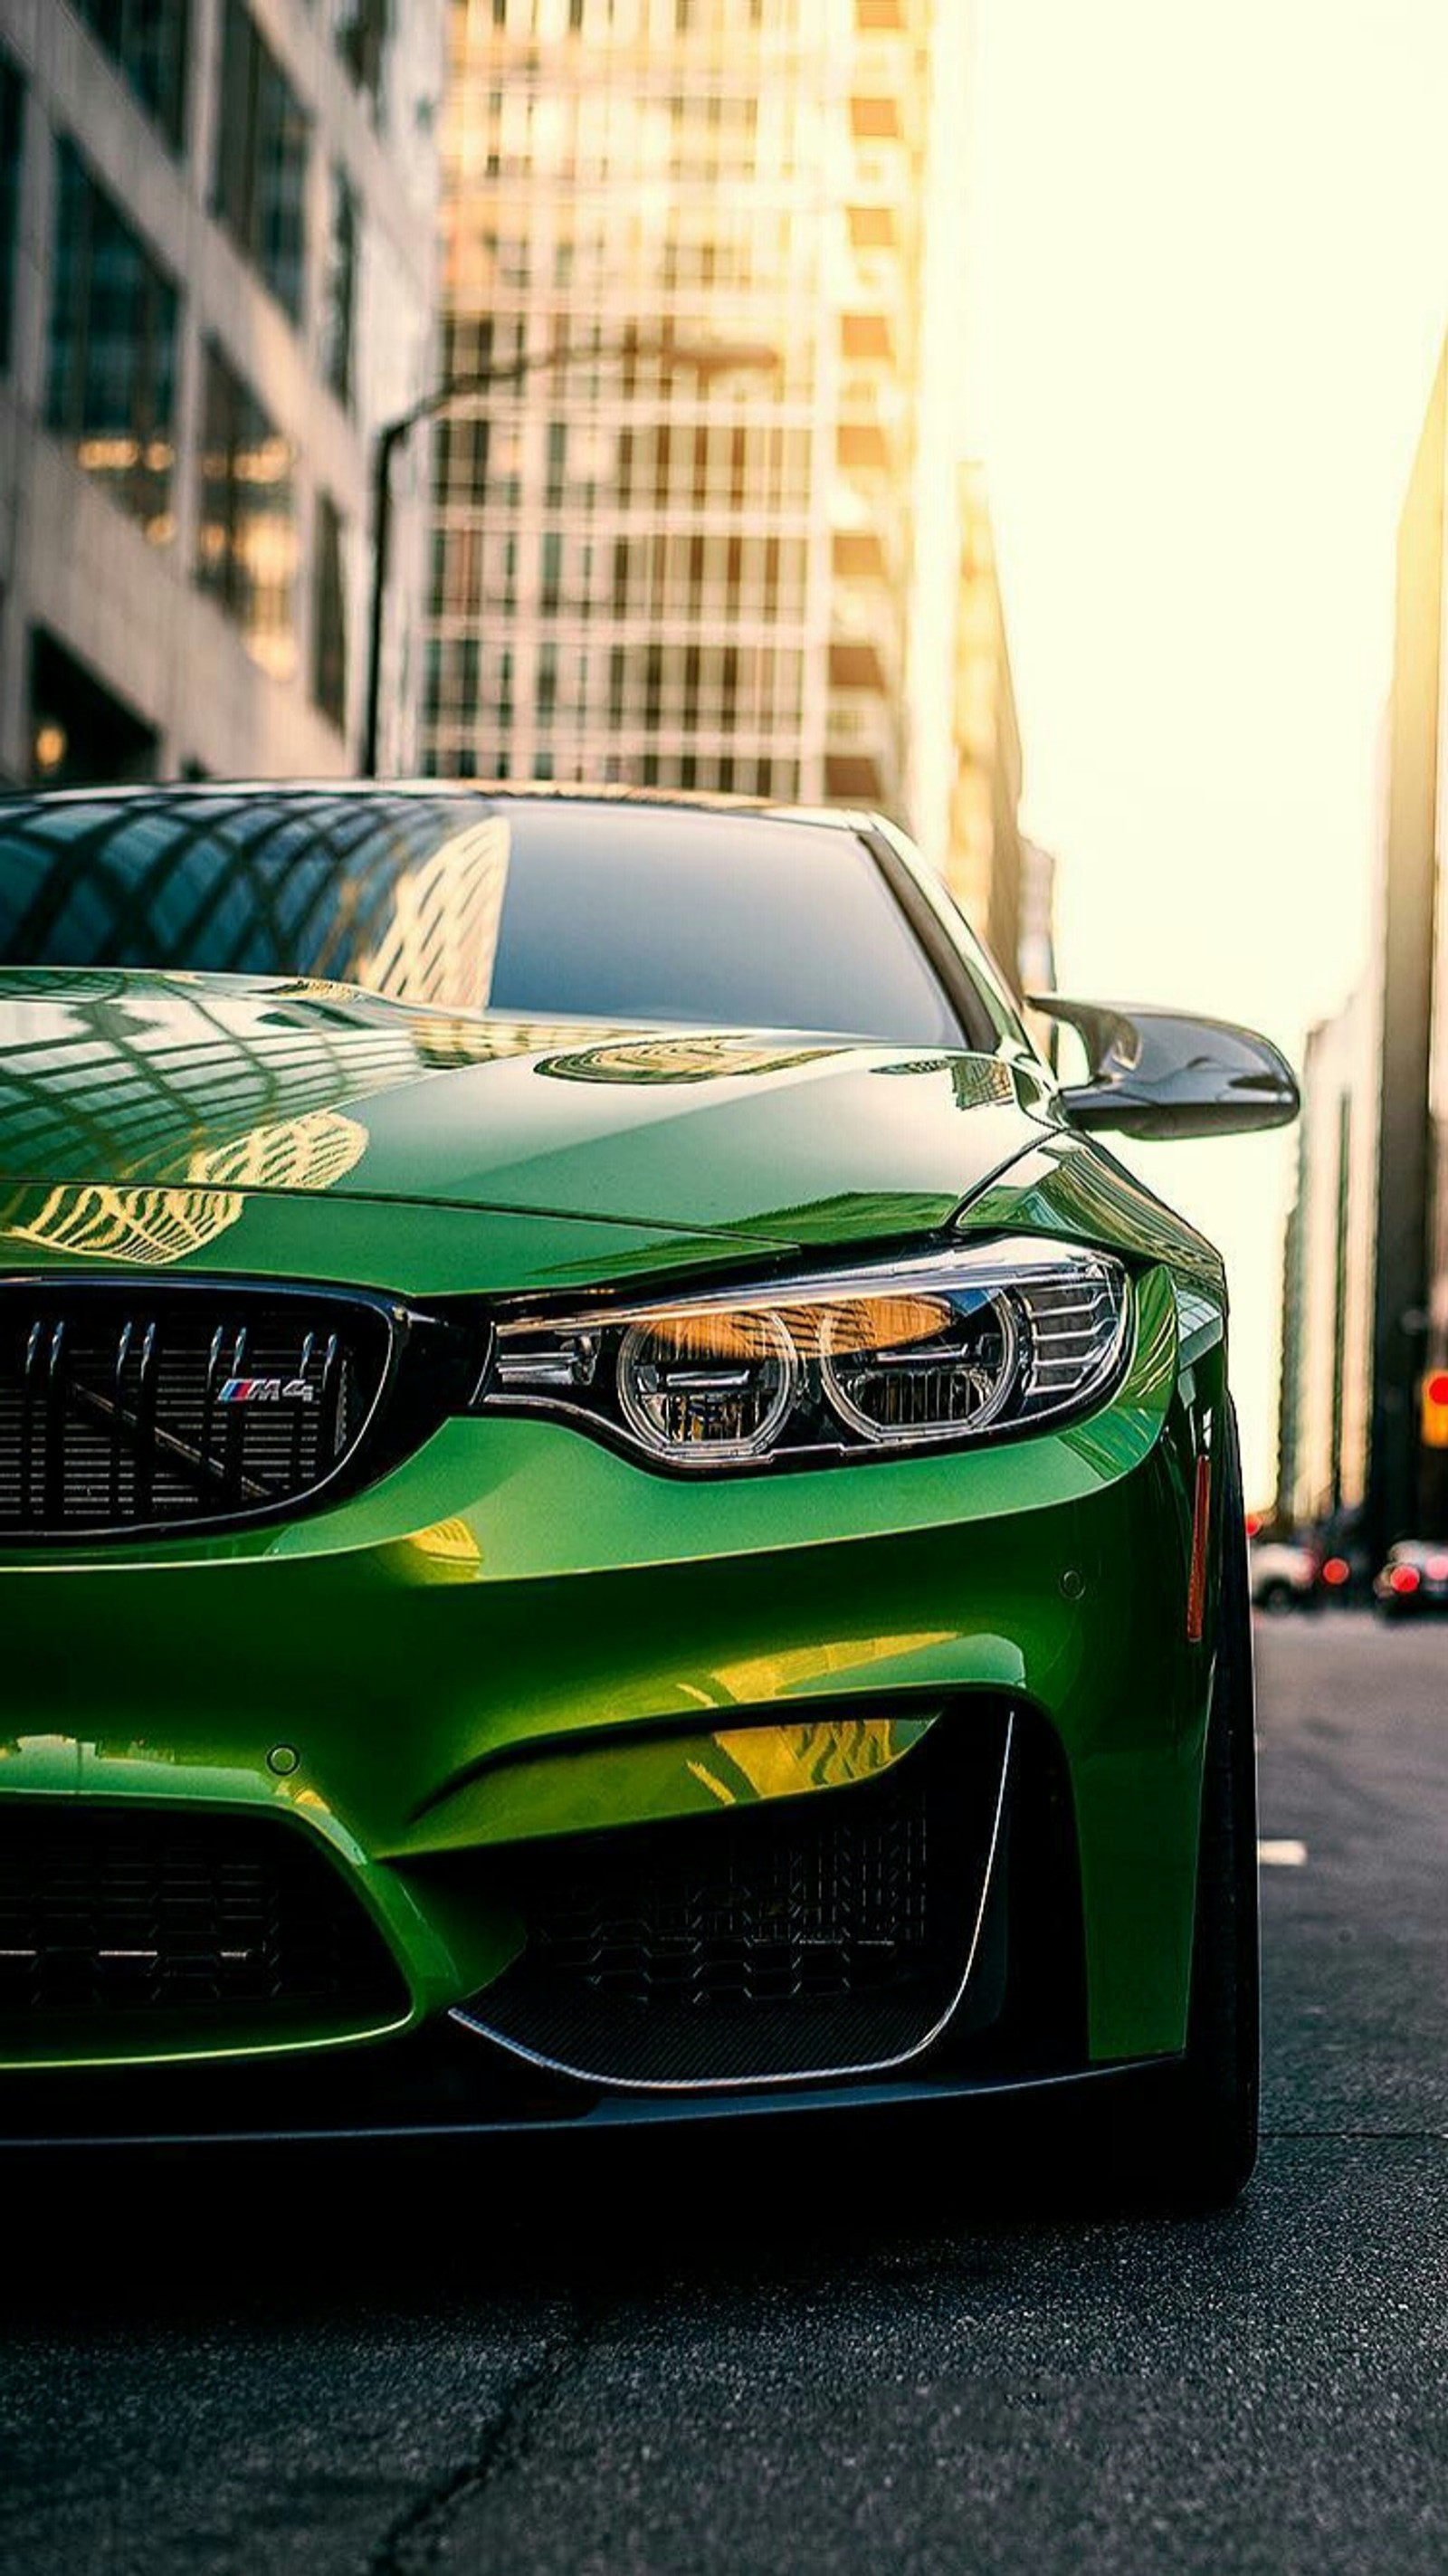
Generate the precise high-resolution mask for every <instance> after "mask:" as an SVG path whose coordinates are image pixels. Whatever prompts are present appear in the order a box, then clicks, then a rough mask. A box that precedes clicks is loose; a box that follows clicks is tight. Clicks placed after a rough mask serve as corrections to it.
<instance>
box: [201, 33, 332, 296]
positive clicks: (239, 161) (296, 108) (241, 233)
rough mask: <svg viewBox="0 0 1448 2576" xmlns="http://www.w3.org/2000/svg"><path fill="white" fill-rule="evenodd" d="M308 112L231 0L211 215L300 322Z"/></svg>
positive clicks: (224, 36) (223, 51)
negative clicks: (215, 217) (217, 220)
mask: <svg viewBox="0 0 1448 2576" xmlns="http://www.w3.org/2000/svg"><path fill="white" fill-rule="evenodd" d="M307 141H308V125H307V116H306V111H305V109H304V108H303V107H302V105H301V102H300V101H299V99H298V98H297V95H296V92H295V91H294V90H293V88H292V85H291V82H290V81H289V80H288V79H287V76H286V74H285V72H284V71H283V70H282V68H281V66H280V64H279V63H278V62H277V61H276V59H275V57H274V55H273V54H272V51H271V48H270V46H269V45H267V44H266V43H265V42H264V41H263V39H262V37H261V36H260V35H259V34H258V32H257V29H256V27H255V26H254V25H253V23H252V19H251V15H250V12H249V11H248V9H247V8H246V6H245V0H226V15H225V18H224V20H223V33H222V41H221V86H220V90H219V93H218V97H217V118H216V170H215V176H214V180H213V185H212V198H211V203H212V212H213V213H214V214H215V215H216V216H217V217H218V219H219V220H220V222H222V223H223V224H225V226H226V228H227V231H228V232H229V233H230V234H231V236H232V239H233V240H234V242H235V243H236V245H237V248H238V249H239V250H241V251H243V252H244V253H245V255H246V257H247V258H248V259H249V260H250V261H251V262H252V265H253V266H254V267H255V268H256V269H257V271H258V273H259V274H260V275H261V276H262V277H263V278H264V279H265V281H266V283H267V285H268V286H269V287H270V288H271V291H272V293H273V295H274V296H275V297H276V299H277V302H278V303H279V304H280V305H282V306H283V307H284V309H285V310H286V311H287V312H288V313H289V314H290V315H291V317H292V320H293V321H294V322H297V321H300V319H301V312H302V281H303V277H304V274H305V270H306V256H307V240H306V197H307Z"/></svg>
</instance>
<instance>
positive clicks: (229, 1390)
mask: <svg viewBox="0 0 1448 2576" xmlns="http://www.w3.org/2000/svg"><path fill="white" fill-rule="evenodd" d="M316 1400H317V1390H316V1388H315V1387H314V1386H311V1385H309V1384H308V1382H307V1380H306V1379H305V1378H304V1377H229V1378H228V1379H227V1380H226V1382H225V1384H224V1385H223V1386H221V1387H218V1389H217V1393H216V1401H217V1403H218V1404H315V1402H316Z"/></svg>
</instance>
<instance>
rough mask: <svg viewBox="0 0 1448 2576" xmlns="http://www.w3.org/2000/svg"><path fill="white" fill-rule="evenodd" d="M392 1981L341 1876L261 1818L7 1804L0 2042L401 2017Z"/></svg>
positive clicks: (289, 1832) (1, 1827)
mask: <svg viewBox="0 0 1448 2576" xmlns="http://www.w3.org/2000/svg"><path fill="white" fill-rule="evenodd" d="M405 2001H406V1997H405V1992H404V1989H403V1987H402V1982H401V1979H400V1977H399V1975H398V1972H397V1969H396V1966H395V1964H394V1962H393V1960H392V1958H391V1955H390V1953H389V1952H388V1950H387V1949H386V1946H385V1944H384V1943H383V1941H382V1940H381V1937H380V1935H379V1934H378V1933H377V1932H376V1930H375V1929H374V1927H373V1925H372V1923H371V1921H370V1919H369V1917H368V1916H367V1915H366V1914H365V1913H364V1911H363V1909H362V1908H361V1906H360V1905H359V1904H358V1903H357V1901H356V1899H355V1897H353V1896H352V1895H351V1894H350V1893H349V1891H348V1890H347V1888H346V1887H345V1886H344V1884H343V1883H342V1880H341V1878H340V1876H339V1874H338V1872H337V1871H336V1870H335V1869H334V1868H333V1867H332V1865H331V1864H330V1863H329V1862H328V1861H327V1860H326V1859H325V1858H324V1856H323V1855H322V1854H321V1853H320V1852H317V1851H315V1850H313V1849H312V1848H311V1847H310V1846H309V1845H308V1844H307V1843H306V1842H305V1840H304V1839H303V1837H302V1835H301V1834H299V1833H298V1832H296V1831H294V1830H293V1829H291V1828H289V1827H288V1826H286V1825H283V1824H278V1823H276V1822H274V1821H273V1820H271V1819H261V1818H257V1817H254V1816H238V1815H230V1814H225V1815H223V1814H212V1815H197V1814H195V1813H192V1814H189V1815H184V1816H181V1815H178V1816H175V1817H172V1816H171V1815H169V1814H167V1813H165V1812H164V1811H160V1810H154V1809H150V1808H145V1809H131V1810H128V1809H124V1808H115V1809H102V1808H91V1809H86V1808H78V1807H76V1806H74V1805H73V1804H70V1803H67V1804H66V1805H64V1806H62V1805H61V1804H60V1803H59V1802H52V1801H49V1800H41V1799H30V1798H27V1799H25V1800H23V1801H19V1800H17V1801H15V1802H13V1803H12V1804H11V1805H9V1806H7V1808H6V1809H5V1810H4V1812H3V1813H0V2039H6V2040H8V2041H9V2042H10V2043H12V2044H18V2045H20V2046H21V2047H22V2048H24V2047H40V2046H43V2045H44V2044H45V2041H46V2038H47V2036H53V2037H55V2038H56V2039H57V2040H58V2041H59V2040H63V2039H64V2037H65V2035H66V2034H67V2033H68V2032H72V2031H75V2032H79V2031H80V2030H81V2029H84V2030H85V2031H86V2032H89V2031H90V2030H91V2029H92V2028H94V2029H95V2030H96V2031H97V2032H101V2033H103V2032H104V2031H105V2030H106V2029H107V2028H108V2027H109V2026H110V2025H111V2023H112V2022H113V2020H114V2017H115V2016H116V2015H117V2014H118V2013H119V2014H122V2015H126V2016H134V2017H138V2018H139V2019H140V2020H141V2021H143V2022H144V2023H145V2024H146V2026H147V2028H151V2027H152V2026H154V2025H156V2024H162V2023H165V2022H166V2021H167V2020H168V2019H173V2020H174V2019H180V2018H183V2017H184V2018H185V2019H186V2020H187V2022H188V2024H192V2023H199V2024H200V2025H201V2027H202V2030H203V2034H205V2033H207V2032H209V2031H210V2030H211V2028H212V2027H213V2025H214V2026H215V2028H216V2030H217V2031H218V2032H223V2031H224V2030H225V2029H226V2028H227V2027H228V2026H236V2025H241V2024H245V2025H251V2024H256V2025H258V2026H261V2027H269V2026H270V2025H271V2023H272V2022H273V2021H274V2020H280V2021H286V2020H288V2019H290V2020H292V2021H294V2022H306V2023H311V2022H314V2021H317V2022H323V2023H331V2022H333V2021H335V2022H337V2023H338V2024H341V2023H355V2022H365V2021H368V2020H372V2019H380V2018H383V2017H385V2016H386V2015H388V2014H390V2013H391V2012H393V2011H401V2010H402V2008H403V2006H404V2004H405Z"/></svg>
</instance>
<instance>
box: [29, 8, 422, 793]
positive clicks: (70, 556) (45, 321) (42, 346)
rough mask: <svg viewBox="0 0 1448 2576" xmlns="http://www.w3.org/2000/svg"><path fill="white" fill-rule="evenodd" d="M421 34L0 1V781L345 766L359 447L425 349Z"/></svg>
mask: <svg viewBox="0 0 1448 2576" xmlns="http://www.w3.org/2000/svg"><path fill="white" fill-rule="evenodd" d="M442 34H443V0H407V6H406V7H405V8H403V9H392V8H389V6H388V5H387V0H144V5H143V4H142V0H0V496H3V497H0V597H3V606H0V620H3V636H0V648H3V649H0V775H5V776H8V777H9V778H11V779H13V780H16V781H18V782H26V783H28V782H31V781H33V782H35V783H37V784H40V785H64V784H67V783H74V782H78V781H87V780H95V779H111V778H118V777H119V778H124V777H150V776H156V775H163V774H166V773H168V772H174V771H186V770H189V771H192V772H193V773H195V772H206V771H210V772H219V773H227V774H232V775H235V774H237V773H248V772H250V773H261V774H277V773H281V772H286V771H291V772H301V773H303V774H307V773H311V774H314V775H316V774H327V773H332V772H337V771H345V770H347V769H349V768H350V767H351V766H352V765H353V760H354V755H355V742H356V733H357V724H358V717H359V712H360V692H361V683H362V673H361V668H360V662H361V654H360V650H359V646H360V641H361V631H362V626H363V611H364V602H365V580H366V572H367V559H368V546H369V526H368V508H369V481H368V468H369V459H370V450H371V441H372V436H373V433H374V431H375V429H376V427H377V425H378V424H379V422H381V421H383V420H385V419H387V418H389V417H390V416H392V415H393V414H395V413H396V412H397V411H398V410H400V409H402V408H404V407H405V406H406V405H407V404H408V403H409V402H411V401H412V400H414V399H415V398H416V396H417V395H418V394H419V393H420V392H421V391H422V390H423V389H424V387H425V385H426V383H427V382H428V381H429V379H430V375H431V370H432V366H433V363H434V356H435V351H434V345H433V332H434V321H435V285H436V251H435V225H436V211H437V190H438V154H437V125H438V112H439V105H440V93H441V83H442V62H443V43H442ZM409 508H410V510H411V529H410V531H409V528H408V524H407V513H408V510H409ZM401 517H402V525H401V527H400V530H399V542H398V544H397V547H396V551H395V567H396V568H395V573H394V580H393V584H392V591H391V609H392V614H391V617H390V620H389V638H390V648H391V651H390V663H389V679H390V682H391V687H390V690H389V696H390V698H391V700H392V703H393V705H394V706H397V705H399V704H401V703H402V702H403V701H404V700H405V698H406V696H407V695H408V669H407V663H408V655H409V652H412V653H414V654H415V643H410V638H412V637H413V636H414V634H415V624H416V615H417V609H418V594H419V589H420V570H421V561H422V555H423V547H422V543H421V538H422V528H421V524H420V498H419V497H418V495H417V494H414V496H413V498H412V500H411V502H410V503H409V502H408V500H407V497H406V494H405V492H404V494H403V499H402V509H401ZM387 748H388V755H389V758H390V760H391V761H392V762H394V763H397V762H402V761H406V760H408V759H409V758H410V757H411V756H412V753H411V746H410V743H409V741H408V739H407V736H406V733H405V731H399V730H397V729H396V727H394V729H393V732H392V736H391V739H390V741H389V743H388V746H387Z"/></svg>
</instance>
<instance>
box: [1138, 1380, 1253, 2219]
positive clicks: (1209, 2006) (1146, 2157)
mask: <svg viewBox="0 0 1448 2576" xmlns="http://www.w3.org/2000/svg"><path fill="white" fill-rule="evenodd" d="M1241 1502H1242V1496H1241V1471H1240V1466H1239V1463H1238V1453H1237V1434H1236V1421H1235V1417H1234V1416H1232V1415H1231V1414H1230V1413H1229V1416H1228V1437H1227V1444H1226V1461H1225V1468H1224V1473H1223V1476H1222V1487H1221V1506H1220V1518H1219V1526H1220V1527H1221V1528H1222V1529H1223V1530H1224V1531H1225V1532H1226V1533H1227V1534H1228V1535H1227V1538H1226V1540H1225V1542H1224V1551H1223V1560H1222V1582H1221V1592H1220V1605H1219V1611H1218V1628H1217V1663H1216V1673H1215V1678H1214V1681H1213V1686H1212V1705H1211V1712H1210V1716H1209V1718H1208V1723H1207V1743H1206V1753H1205V1758H1204V1762H1203V1771H1202V1808H1201V1827H1200V1842H1199V1846H1198V1861H1197V1898H1196V1916H1195V1926H1194V1931H1193V1939H1192V1990H1191V2003H1190V2009H1189V2014H1188V2022H1187V2045H1186V2053H1185V2056H1184V2058H1183V2060H1182V2061H1181V2063H1180V2065H1179V2066H1177V2067H1175V2068H1173V2069H1172V2070H1171V2072H1170V2074H1164V2075H1163V2076H1162V2077H1161V2078H1159V2079H1158V2078H1154V2079H1153V2082H1152V2086H1151V2089H1150V2091H1149V2092H1146V2093H1144V2095H1143V2098H1142V2100H1141V2102H1140V2104H1139V2106H1138V2112H1137V2117H1136V2118H1135V2119H1134V2120H1133V2122H1132V2131H1131V2134H1130V2135H1129V2136H1122V2135H1120V2133H1118V2140H1117V2144H1118V2148H1119V2149H1121V2150H1124V2154H1123V2155H1121V2156H1120V2158H1119V2160H1118V2163H1117V2174H1118V2179H1121V2178H1123V2173H1122V2168H1123V2165H1125V2166H1126V2167H1127V2169H1128V2171H1129V2175H1130V2179H1131V2182H1132V2183H1133V2185H1135V2186H1137V2189H1136V2190H1135V2191H1134V2193H1133V2196H1134V2197H1136V2196H1140V2195H1145V2196H1146V2197H1147V2198H1149V2199H1150V2200H1151V2201H1153V2202H1154V2203H1157V2204H1163V2203H1164V2204H1166V2205H1167V2206H1169V2207H1172V2208H1176V2209H1197V2210H1203V2209H1219V2208H1221V2207H1223V2206H1224V2205H1225V2204H1226V2203H1227V2202H1228V2201H1232V2200H1235V2199H1236V2197H1237V2194H1238V2193H1239V2192H1240V2191H1241V2190H1242V2189H1243V2188H1244V2187H1245V2185H1246V2183H1247V2182H1248V2180H1249V2179H1250V2177H1251V2173H1252V2168H1253V2166H1254V2165H1255V2163H1256V2161H1257V2124H1258V2093H1259V2082H1260V2048H1261V2006H1260V1984H1259V1972H1260V1961H1259V1947H1258V1921H1257V1738H1256V1712H1255V1693H1254V1687H1253V1677H1252V1626H1251V1615H1250V1603H1249V1599H1248V1589H1247V1563H1246V1546H1245V1541H1244V1540H1243V1539H1242V1538H1240V1537H1239V1536H1238V1535H1237V1533H1239V1532H1240V1531H1241V1529H1242V1508H1241Z"/></svg>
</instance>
